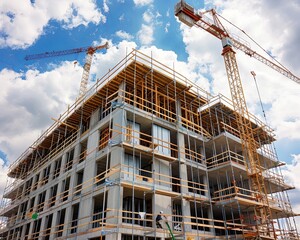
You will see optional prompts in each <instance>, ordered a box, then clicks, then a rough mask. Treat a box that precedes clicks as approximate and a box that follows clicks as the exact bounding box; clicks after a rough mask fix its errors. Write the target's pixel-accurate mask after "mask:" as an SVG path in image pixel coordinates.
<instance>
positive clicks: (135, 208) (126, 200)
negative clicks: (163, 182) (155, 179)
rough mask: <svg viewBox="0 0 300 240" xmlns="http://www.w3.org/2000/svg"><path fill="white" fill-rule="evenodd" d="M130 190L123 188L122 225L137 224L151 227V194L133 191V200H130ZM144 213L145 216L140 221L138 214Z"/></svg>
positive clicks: (131, 194)
mask: <svg viewBox="0 0 300 240" xmlns="http://www.w3.org/2000/svg"><path fill="white" fill-rule="evenodd" d="M132 196H133V192H132V189H128V188H124V197H123V211H122V212H123V214H122V221H123V223H131V224H137V225H140V226H144V227H152V197H153V195H152V194H146V195H145V196H144V192H142V191H134V199H133V198H132ZM143 212H145V213H146V215H145V216H143V217H144V219H142V217H141V215H140V213H143Z"/></svg>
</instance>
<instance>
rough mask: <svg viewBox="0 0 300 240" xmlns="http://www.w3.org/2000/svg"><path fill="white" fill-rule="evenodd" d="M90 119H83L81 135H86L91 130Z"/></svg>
mask: <svg viewBox="0 0 300 240" xmlns="http://www.w3.org/2000/svg"><path fill="white" fill-rule="evenodd" d="M90 120H91V119H90V117H88V118H87V119H83V120H82V123H81V133H82V134H83V133H85V132H86V131H87V130H89V128H90Z"/></svg>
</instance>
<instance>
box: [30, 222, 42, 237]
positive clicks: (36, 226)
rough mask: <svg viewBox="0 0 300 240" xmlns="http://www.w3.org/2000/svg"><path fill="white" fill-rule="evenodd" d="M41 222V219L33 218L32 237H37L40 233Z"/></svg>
mask: <svg viewBox="0 0 300 240" xmlns="http://www.w3.org/2000/svg"><path fill="white" fill-rule="evenodd" d="M41 223H42V219H41V218H40V219H38V220H35V221H34V222H33V228H32V239H33V240H34V239H38V238H39V235H40V230H41Z"/></svg>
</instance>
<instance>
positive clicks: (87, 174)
mask: <svg viewBox="0 0 300 240" xmlns="http://www.w3.org/2000/svg"><path fill="white" fill-rule="evenodd" d="M85 164H86V165H85V168H84V172H83V183H86V184H83V186H82V190H81V195H82V196H84V195H85V194H86V193H88V192H89V191H91V190H92V189H93V187H94V186H93V183H94V181H92V180H91V179H92V178H94V177H95V176H96V163H95V160H92V161H87V160H86V163H85ZM86 185H88V186H89V187H86ZM92 206H93V198H92V196H90V197H88V198H82V199H81V201H80V205H79V216H91V217H90V218H88V217H85V218H82V219H79V221H78V225H80V226H81V227H80V231H86V230H88V229H89V228H90V222H91V221H92V215H93V209H92Z"/></svg>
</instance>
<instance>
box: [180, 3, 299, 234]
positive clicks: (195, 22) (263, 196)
mask: <svg viewBox="0 0 300 240" xmlns="http://www.w3.org/2000/svg"><path fill="white" fill-rule="evenodd" d="M207 12H209V13H211V14H212V18H213V22H212V21H209V20H207V19H206V18H204V15H203V14H201V13H197V12H196V11H195V10H194V9H193V8H192V7H191V6H189V5H188V4H186V3H185V2H184V1H181V2H179V3H177V5H176V7H175V15H176V16H177V17H178V18H179V20H180V21H182V22H183V23H185V24H186V25H188V26H189V27H193V26H198V27H200V28H202V29H204V30H205V31H207V32H209V33H210V34H212V35H214V36H215V37H217V38H219V39H220V40H221V41H222V46H223V51H222V56H223V58H224V62H225V68H226V73H227V77H228V83H229V88H230V93H231V98H232V102H233V108H234V114H235V118H236V121H237V125H238V130H239V134H240V139H241V144H242V149H243V154H244V157H245V159H247V160H248V162H246V163H245V167H246V169H247V174H248V177H249V181H250V185H251V189H252V190H253V191H256V192H258V193H259V195H258V196H256V198H257V201H259V202H260V204H257V205H256V206H255V207H254V214H255V218H256V237H257V238H259V239H261V235H262V234H263V236H267V237H269V238H271V239H277V236H276V233H275V226H274V222H273V220H272V219H273V218H272V213H271V209H270V205H269V200H268V193H267V190H266V186H265V183H264V181H265V180H264V176H263V169H262V167H261V164H260V158H259V155H258V152H257V149H258V147H259V144H258V142H257V141H256V140H255V137H254V130H253V128H252V126H251V121H250V114H249V112H248V108H247V104H246V99H245V95H244V91H243V87H242V81H241V77H240V74H239V69H238V64H237V61H236V56H235V54H236V53H235V51H234V49H233V47H234V46H237V45H239V46H241V47H239V48H238V49H240V50H242V51H244V52H245V53H249V54H248V55H249V56H251V55H252V56H257V57H258V56H260V55H258V54H256V53H255V52H254V51H252V50H251V49H250V48H248V47H247V48H245V45H244V44H242V43H240V42H238V41H237V40H236V39H233V38H231V36H230V35H229V34H228V32H227V31H226V30H225V28H224V27H223V25H222V23H221V22H220V20H219V19H218V17H217V15H216V13H215V10H213V9H212V10H209V11H207ZM250 53H251V54H250ZM257 57H256V58H257ZM259 58H260V59H264V58H261V57H259ZM267 61H268V60H267ZM263 62H264V61H263ZM264 63H266V62H264ZM267 63H268V62H267ZM267 65H268V64H267ZM274 65H276V64H273V65H269V66H270V67H274ZM277 67H278V69H279V68H280V69H281V70H282V69H283V68H282V67H280V66H277ZM278 69H275V70H278ZM283 71H284V72H285V73H286V74H290V72H289V71H288V70H286V69H283ZM289 76H290V75H289ZM295 79H297V82H298V83H300V81H299V78H297V77H295ZM295 79H293V80H295ZM257 238H255V239H257Z"/></svg>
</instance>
